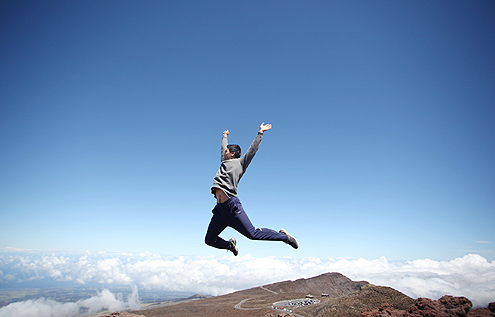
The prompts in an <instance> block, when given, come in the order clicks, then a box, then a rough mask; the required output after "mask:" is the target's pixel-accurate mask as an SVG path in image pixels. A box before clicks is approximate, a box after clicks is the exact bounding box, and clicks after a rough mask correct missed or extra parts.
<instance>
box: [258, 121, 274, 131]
mask: <svg viewBox="0 0 495 317" xmlns="http://www.w3.org/2000/svg"><path fill="white" fill-rule="evenodd" d="M271 128H272V125H271V124H269V123H267V124H265V123H264V122H263V123H262V124H261V125H260V130H259V133H263V132H265V131H268V130H270V129H271Z"/></svg>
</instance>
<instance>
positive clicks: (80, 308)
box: [0, 287, 140, 317]
mask: <svg viewBox="0 0 495 317" xmlns="http://www.w3.org/2000/svg"><path fill="white" fill-rule="evenodd" d="M139 307H140V303H139V296H138V292H137V287H134V288H133V291H132V295H130V296H129V298H128V299H127V300H126V301H125V300H123V299H122V297H121V296H115V295H114V294H112V293H111V292H110V291H109V290H103V291H101V292H100V293H98V295H97V296H93V297H91V298H89V299H85V300H79V301H77V302H75V303H59V302H56V301H54V300H51V299H46V298H39V299H37V300H27V301H24V302H17V303H12V304H10V305H8V306H5V307H2V308H0V317H47V316H57V317H71V316H88V315H91V314H94V313H97V312H99V311H102V310H104V309H107V310H110V311H112V312H113V311H119V310H123V309H128V308H130V309H138V308H139Z"/></svg>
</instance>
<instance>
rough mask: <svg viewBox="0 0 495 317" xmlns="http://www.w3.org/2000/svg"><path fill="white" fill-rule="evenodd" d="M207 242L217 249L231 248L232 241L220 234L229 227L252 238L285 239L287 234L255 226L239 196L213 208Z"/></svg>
mask: <svg viewBox="0 0 495 317" xmlns="http://www.w3.org/2000/svg"><path fill="white" fill-rule="evenodd" d="M212 212H213V217H212V218H211V221H210V225H209V226H208V231H207V232H206V237H205V243H206V244H207V245H209V246H212V247H214V248H217V249H229V248H230V243H229V242H228V241H225V240H224V239H222V238H220V236H219V234H220V233H221V232H222V231H223V230H225V228H227V227H231V228H233V229H235V230H237V231H238V232H239V233H240V234H242V235H243V236H245V237H246V238H248V239H251V240H272V241H285V240H287V235H285V234H283V233H280V232H277V231H275V230H272V229H268V228H254V226H253V224H252V223H251V220H249V217H248V216H247V214H246V212H245V211H244V209H243V208H242V205H241V201H240V200H239V198H238V197H236V196H233V197H230V198H229V200H227V201H226V202H224V203H221V204H217V205H216V206H215V208H213V211H212Z"/></svg>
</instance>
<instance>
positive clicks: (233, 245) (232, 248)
mask: <svg viewBox="0 0 495 317" xmlns="http://www.w3.org/2000/svg"><path fill="white" fill-rule="evenodd" d="M229 243H230V245H229V250H230V251H232V253H234V255H235V256H237V255H238V254H239V250H238V249H237V246H236V243H237V241H235V238H230V240H229Z"/></svg>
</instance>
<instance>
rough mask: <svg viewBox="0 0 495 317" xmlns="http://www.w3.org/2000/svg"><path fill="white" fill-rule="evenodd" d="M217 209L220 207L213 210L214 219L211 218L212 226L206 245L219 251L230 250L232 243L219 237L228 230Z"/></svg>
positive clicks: (209, 228) (209, 227)
mask: <svg viewBox="0 0 495 317" xmlns="http://www.w3.org/2000/svg"><path fill="white" fill-rule="evenodd" d="M217 207H218V205H217V206H215V209H213V217H211V221H210V224H209V225H208V231H207V232H206V236H205V243H206V244H207V245H209V246H212V247H214V248H217V249H229V248H230V243H229V242H228V241H225V240H224V239H222V238H220V236H219V234H220V233H221V232H222V231H223V230H224V229H225V228H227V224H225V221H224V220H223V217H222V216H221V215H220V214H219V210H218V209H217Z"/></svg>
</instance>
